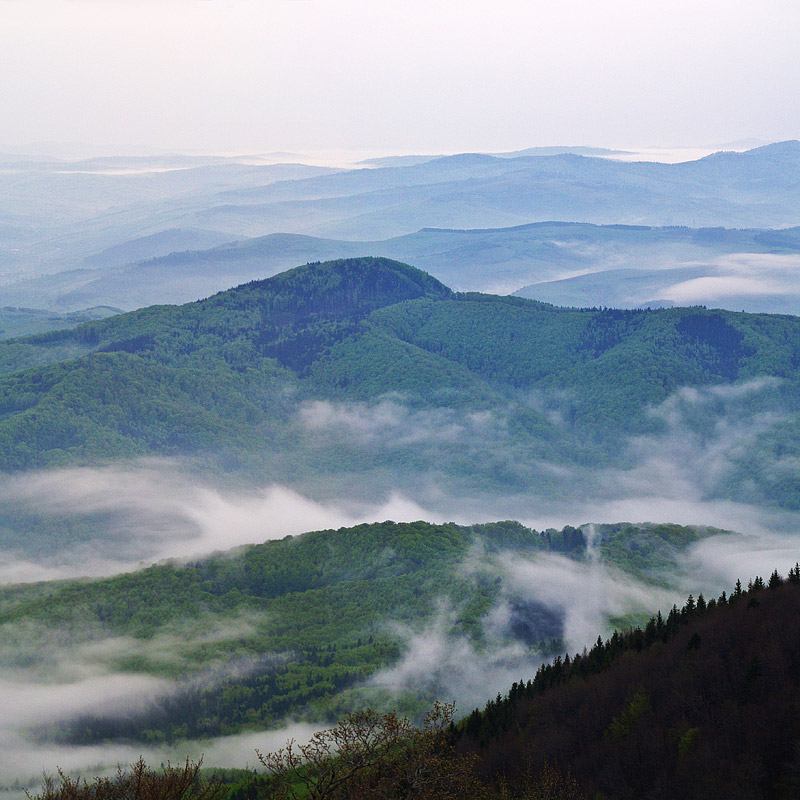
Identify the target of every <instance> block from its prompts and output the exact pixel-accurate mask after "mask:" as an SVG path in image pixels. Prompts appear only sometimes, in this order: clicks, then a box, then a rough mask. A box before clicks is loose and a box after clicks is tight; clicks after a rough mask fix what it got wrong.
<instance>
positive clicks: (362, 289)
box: [206, 256, 452, 322]
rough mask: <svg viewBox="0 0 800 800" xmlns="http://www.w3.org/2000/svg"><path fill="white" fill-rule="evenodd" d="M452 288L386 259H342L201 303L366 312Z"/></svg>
mask: <svg viewBox="0 0 800 800" xmlns="http://www.w3.org/2000/svg"><path fill="white" fill-rule="evenodd" d="M451 294H452V292H451V290H450V289H449V288H448V287H447V286H445V285H444V284H443V283H441V282H440V281H438V280H436V278H434V277H433V276H431V275H429V274H428V273H427V272H423V271H422V270H420V269H417V268H416V267H412V266H409V265H408V264H403V263H402V262H400V261H393V260H391V259H389V258H379V257H373V256H368V257H363V258H343V259H338V260H336V261H324V262H316V263H310V264H305V265H303V266H301V267H295V268H294V269H290V270H287V271H286V272H282V273H280V274H279V275H275V276H273V277H271V278H267V279H266V280H260V281H252V282H250V283H246V284H243V285H242V286H238V287H237V288H235V289H231V290H229V291H227V292H221V293H220V294H218V295H215V296H214V297H212V298H209V300H208V301H206V302H211V303H216V302H219V301H220V300H221V299H222V298H226V297H231V296H232V295H233V296H236V297H237V298H239V299H243V300H247V301H252V300H256V301H257V302H264V303H267V304H268V305H269V306H270V307H271V309H272V310H273V312H274V313H277V314H278V315H279V316H280V318H281V319H282V321H284V322H291V321H298V320H300V319H303V318H306V317H312V316H313V317H336V316H340V315H342V314H347V315H352V314H356V315H361V314H368V313H370V312H371V311H374V310H375V309H378V308H382V307H384V306H389V305H394V304H395V303H401V302H403V301H404V300H414V299H416V298H419V297H430V298H434V299H444V298H446V297H449V296H450V295H451Z"/></svg>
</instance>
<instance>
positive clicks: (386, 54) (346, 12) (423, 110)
mask: <svg viewBox="0 0 800 800" xmlns="http://www.w3.org/2000/svg"><path fill="white" fill-rule="evenodd" d="M798 30H800V3H798V2H797V0H762V2H761V3H759V4H755V3H752V2H750V1H749V0H748V2H743V0H724V1H722V0H703V2H701V3H698V2H697V1H696V0H673V1H672V2H663V1H662V0H651V2H648V3H643V2H641V0H635V1H634V0H607V1H606V2H602V3H599V2H597V0H564V1H563V2H560V3H553V2H552V0H548V2H539V1H538V0H525V1H524V2H523V1H522V0H519V1H518V0H492V2H487V1H486V0H403V2H397V0H0V147H1V146H3V145H7V146H9V147H16V148H19V147H21V146H24V145H29V144H32V143H36V142H84V143H88V144H90V145H92V146H96V147H98V148H99V147H106V146H114V147H117V148H118V149H119V150H120V152H121V151H122V150H127V151H128V152H133V151H134V150H136V149H137V148H139V149H145V150H147V149H150V150H173V151H174V150H182V151H186V152H220V153H241V152H271V151H290V152H297V151H300V152H304V151H311V150H322V149H330V150H335V149H342V150H361V151H369V152H380V153H398V152H424V153H432V152H456V151H469V150H484V151H500V150H510V149H516V148H523V147H529V146H536V145H567V144H572V145H576V144H587V145H598V146H609V147H623V148H625V147H639V148H641V147H660V146H704V147H705V146H717V145H724V144H726V143H731V142H736V141H738V140H741V139H749V138H756V139H759V140H763V141H776V140H782V139H789V138H800V102H798V99H800V98H798V94H800V91H799V87H800V81H798V75H800V48H798V47H797V45H796V34H797V31H798Z"/></svg>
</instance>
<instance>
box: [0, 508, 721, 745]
mask: <svg viewBox="0 0 800 800" xmlns="http://www.w3.org/2000/svg"><path fill="white" fill-rule="evenodd" d="M594 532H595V535H596V541H595V549H594V550H593V551H592V553H591V555H590V553H589V550H588V542H587V534H586V529H585V528H574V527H571V526H567V527H565V528H563V529H562V530H560V531H559V530H555V529H549V530H546V531H541V532H540V531H536V530H532V529H530V528H527V527H525V526H523V525H521V524H520V523H518V522H511V521H504V522H495V523H487V524H483V525H473V526H461V525H455V524H453V523H446V524H442V525H434V524H431V523H427V522H412V523H395V522H381V523H374V524H363V525H358V526H355V527H351V528H341V529H338V530H325V531H315V532H311V533H306V534H302V535H300V536H296V537H292V536H288V537H286V538H285V539H281V540H276V541H268V542H265V543H263V544H258V545H250V546H247V547H244V548H240V549H238V550H232V551H225V552H223V553H217V554H214V555H211V556H207V557H204V558H200V559H197V560H194V561H192V562H189V563H184V564H179V563H161V564H156V565H153V566H151V567H149V568H147V569H143V570H140V571H138V572H133V573H128V574H123V575H117V576H114V577H110V578H105V579H100V580H81V581H51V582H48V583H38V584H22V585H18V586H4V587H0V629H2V631H3V637H4V648H3V658H4V663H5V664H14V665H19V666H21V667H22V666H27V667H31V668H35V669H37V670H38V669H42V670H44V671H47V669H49V665H50V664H51V663H52V661H53V660H54V657H53V652H54V651H53V647H54V645H53V642H54V640H56V641H59V642H61V643H62V645H61V647H62V650H61V656H62V657H63V658H64V659H65V660H72V659H75V658H77V657H78V656H76V655H75V654H76V653H80V652H82V651H83V649H84V648H90V649H91V650H92V652H93V653H94V655H93V656H92V659H93V662H92V663H94V664H95V665H96V666H98V667H99V665H102V666H103V667H104V668H106V669H107V670H108V671H109V672H112V673H113V672H125V673H131V674H134V675H139V676H141V675H151V676H152V675H157V676H160V677H162V678H173V679H176V681H177V683H176V684H175V686H174V687H173V691H169V692H165V693H164V694H163V695H160V696H158V697H156V698H154V700H153V702H152V703H149V704H148V705H147V706H146V707H145V708H143V709H142V711H141V713H134V712H133V711H132V712H131V714H130V715H128V716H125V717H122V718H121V717H119V716H118V715H116V714H113V713H112V714H110V715H109V714H107V713H106V712H105V710H104V709H103V707H102V706H100V705H99V706H98V707H96V708H95V709H93V713H91V714H90V715H89V716H90V717H91V719H88V718H87V719H76V720H73V723H72V724H70V725H68V726H65V727H64V729H62V730H60V731H59V735H61V736H64V737H66V738H69V739H71V740H72V741H83V742H97V741H102V740H107V739H120V738H128V739H139V740H145V741H146V740H156V741H157V740H164V739H170V740H172V739H181V738H185V737H187V736H188V737H190V738H194V737H197V736H216V735H220V734H226V733H236V732H240V731H243V730H248V729H256V730H257V729H262V730H263V729H264V728H265V727H267V726H269V725H275V724H279V723H280V722H281V721H282V720H283V719H284V718H285V717H287V716H294V717H295V718H297V717H309V718H312V719H321V718H329V717H330V716H332V715H333V716H335V715H336V714H339V713H341V711H342V710H343V709H348V708H353V707H357V706H359V705H361V704H364V705H367V704H371V703H375V702H386V700H387V698H386V696H385V693H384V692H381V691H380V690H378V689H376V687H375V686H371V687H370V686H369V678H370V677H371V676H373V675H375V673H377V672H378V671H379V670H381V669H384V668H390V667H391V666H392V665H395V664H397V663H398V661H400V660H401V659H402V658H403V656H404V654H405V651H406V650H407V648H408V633H406V632H404V631H405V630H410V629H412V628H413V629H417V630H420V631H421V630H431V629H435V628H436V626H437V619H438V620H439V621H440V623H441V624H443V625H444V627H443V628H442V631H441V633H440V634H439V635H440V636H442V637H443V640H442V641H443V642H444V643H446V642H452V643H460V644H459V646H460V647H461V650H460V651H459V652H461V654H462V657H466V655H465V652H469V653H471V652H472V650H473V648H475V653H476V654H478V653H482V654H483V656H480V655H470V656H469V658H475V659H478V661H479V662H480V663H487V664H488V663H489V661H490V660H491V652H492V650H493V648H500V649H502V648H504V647H507V646H512V645H513V653H514V654H516V655H512V652H510V651H507V650H506V651H504V655H503V656H502V660H504V661H505V660H506V659H508V658H511V657H514V658H517V659H518V662H519V663H520V664H525V665H528V664H529V663H531V662H534V663H535V662H537V661H538V660H540V658H541V655H547V656H549V655H551V654H552V653H554V652H559V651H560V650H561V649H562V646H563V636H564V635H565V612H564V610H563V609H562V608H561V602H562V600H561V598H558V599H556V595H557V593H558V588H557V586H556V587H555V588H553V590H552V595H551V596H550V597H547V596H545V597H544V600H540V599H537V597H536V595H535V594H533V595H532V594H530V593H529V592H528V591H527V590H526V589H525V588H524V587H520V586H518V585H516V584H515V583H514V581H513V580H512V579H511V578H510V576H509V574H508V568H507V566H506V563H507V562H506V559H507V558H508V557H512V556H513V559H514V562H515V563H516V564H517V565H520V564H524V563H529V564H533V563H536V562H537V560H538V559H540V558H541V557H545V558H548V557H549V558H551V559H552V558H553V557H556V558H557V560H558V563H561V564H567V563H572V564H573V565H574V568H575V569H576V570H577V569H580V567H581V565H583V566H584V567H585V565H587V564H588V563H589V562H590V561H592V563H598V562H599V563H603V564H604V565H605V566H606V567H608V568H612V569H615V570H617V572H616V573H615V574H617V575H620V576H622V575H624V576H625V579H626V580H628V581H630V582H631V583H636V582H637V581H640V583H639V584H638V585H639V586H641V587H642V595H641V596H642V598H644V597H648V596H649V594H650V593H651V592H656V593H657V592H658V589H663V588H664V587H665V586H666V585H668V584H667V581H668V580H670V579H672V576H674V575H675V574H676V573H677V572H678V571H679V569H680V568H679V564H680V562H681V561H682V560H684V559H685V558H687V557H688V554H689V553H690V552H691V548H692V546H693V545H696V544H697V543H698V542H701V541H702V540H704V539H707V538H708V537H710V536H714V535H722V533H723V532H721V531H718V530H715V529H713V528H707V527H682V526H679V525H654V524H638V525H632V524H624V523H623V524H610V525H598V526H596V530H595V531H594ZM593 559H594V560H593ZM567 560H569V561H567ZM467 565H469V568H466V566H467ZM641 602H642V601H639V605H638V606H637V605H636V604H634V605H632V606H631V607H630V608H629V610H630V612H632V613H641V612H646V611H647V610H648V609H646V608H643V607H642V605H641ZM498 607H499V608H501V609H507V610H508V611H507V614H506V615H505V617H504V618H503V619H501V618H500V617H498V615H497V612H496V609H497V608H498ZM445 608H446V609H448V612H449V613H446V614H444V617H445V618H446V620H445V622H442V615H443V613H444V612H443V609H445ZM501 616H502V614H501ZM466 642H469V643H470V644H469V647H467V649H466V651H465V649H464V646H465V643H466ZM482 658H485V659H489V661H486V662H483V661H481V659H482ZM426 663H427V668H426V669H427V674H426V675H425V676H424V680H423V679H420V680H418V681H412V682H410V683H409V685H408V686H406V687H405V689H406V691H405V692H401V693H403V694H405V695H406V697H405V702H406V703H409V704H411V706H412V707H413V708H414V709H415V710H418V709H419V708H420V707H421V706H422V705H424V704H425V703H429V702H431V701H432V700H433V699H436V698H437V697H438V696H439V695H438V693H439V692H440V691H446V692H447V693H448V694H452V693H453V692H459V691H462V689H463V687H454V686H453V676H452V664H451V665H450V668H449V669H448V662H447V660H446V659H445V661H444V663H442V664H439V663H438V662H437V659H436V658H434V659H431V660H428V661H427V662H426ZM462 666H463V665H462ZM526 668H527V666H526ZM485 685H486V684H485V681H482V682H481V686H480V688H479V690H478V691H476V693H475V694H472V696H470V702H472V703H474V702H476V699H474V698H475V697H476V695H477V697H480V698H481V699H485V698H486V696H487V692H486V688H485ZM498 688H499V685H498ZM401 689H402V687H401V686H399V685H398V686H396V687H395V690H396V691H401ZM392 696H394V695H392Z"/></svg>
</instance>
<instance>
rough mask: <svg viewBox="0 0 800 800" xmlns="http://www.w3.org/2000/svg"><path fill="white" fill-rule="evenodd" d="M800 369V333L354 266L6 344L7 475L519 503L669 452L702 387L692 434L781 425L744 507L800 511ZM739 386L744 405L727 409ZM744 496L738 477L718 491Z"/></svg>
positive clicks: (2, 440) (3, 455)
mask: <svg viewBox="0 0 800 800" xmlns="http://www.w3.org/2000/svg"><path fill="white" fill-rule="evenodd" d="M799 365H800V319H798V318H795V317H789V316H777V315H763V314H762V315H759V314H742V313H733V312H725V311H720V310H707V309H704V308H700V307H695V308H682V309H662V310H653V311H650V310H631V311H617V310H611V309H597V308H595V309H591V308H590V309H575V310H566V309H560V308H555V307H553V306H549V305H546V304H543V303H539V302H535V301H531V300H525V299H522V298H513V297H498V296H493V295H486V294H478V293H468V294H457V293H453V292H452V291H451V290H449V289H448V288H447V287H446V286H444V285H443V284H441V283H440V282H439V281H437V280H435V279H434V278H432V277H431V276H429V275H427V274H425V273H423V272H421V271H420V270H417V269H414V268H413V267H410V266H408V265H404V264H400V263H398V262H394V261H390V260H388V259H381V258H362V259H347V260H341V261H333V262H325V263H322V264H310V265H307V266H304V267H299V268H297V269H294V270H290V271H288V272H285V273H282V274H280V275H277V276H275V277H273V278H269V279H266V280H264V281H256V282H251V283H248V284H244V285H242V286H239V287H237V288H235V289H231V290H228V291H225V292H221V293H219V294H216V295H214V296H212V297H210V298H208V299H206V300H203V301H199V302H195V303H189V304H186V305H183V306H153V307H150V308H146V309H141V310H139V311H135V312H131V313H128V314H121V315H117V316H114V317H111V318H108V319H105V320H98V321H93V322H89V323H86V324H83V325H80V326H78V327H76V328H73V329H71V330H66V331H56V332H51V333H47V334H42V335H39V336H34V337H28V338H24V339H16V340H10V341H6V342H2V343H0V374H2V377H1V378H0V460H2V463H3V464H4V465H5V468H6V469H10V470H13V469H22V468H28V467H35V466H55V465H69V464H92V463H101V462H102V461H104V460H106V459H109V458H130V457H133V456H137V455H146V454H158V455H168V456H177V455H182V456H193V457H198V458H208V457H209V456H211V455H212V454H213V457H214V458H215V459H218V458H219V457H220V456H221V455H224V456H225V458H227V459H228V463H235V462H236V460H237V459H239V463H240V464H241V468H242V469H256V470H257V471H258V470H261V471H262V474H263V469H265V465H266V468H268V469H269V470H271V472H270V473H268V474H272V475H276V476H278V475H281V474H285V472H282V470H284V471H285V470H287V469H288V470H290V471H291V473H292V474H294V475H295V476H296V477H300V478H301V479H302V476H304V475H306V476H307V475H309V474H310V473H309V468H310V464H312V463H313V464H314V467H313V469H314V471H316V472H317V473H321V472H325V471H326V470H327V469H328V468H329V467H331V468H340V467H341V465H342V464H343V463H347V466H348V470H350V471H352V470H355V471H361V470H364V469H367V468H369V469H374V468H375V467H376V466H377V465H379V464H380V465H383V466H387V467H392V468H394V467H397V466H399V465H401V464H402V468H403V469H404V470H406V471H407V472H408V471H411V472H414V471H425V470H430V469H431V468H432V465H433V464H436V465H437V466H436V469H437V470H439V471H444V472H445V473H447V474H449V475H450V476H451V477H452V476H454V475H460V476H461V477H466V478H467V479H468V480H469V481H474V482H475V484H481V485H484V486H492V485H494V484H496V482H497V481H498V480H499V481H502V482H504V483H506V485H512V486H517V487H519V488H521V489H522V488H525V487H526V486H530V485H531V484H532V483H534V482H536V483H538V484H539V485H540V486H541V485H543V484H542V483H541V482H542V481H545V482H546V481H548V480H550V481H551V482H552V476H551V478H549V479H548V478H547V477H546V476H543V475H542V473H541V470H539V468H538V467H536V466H535V464H541V463H542V461H547V462H551V463H561V464H565V463H568V464H584V465H587V466H591V465H595V466H597V465H600V464H609V463H617V464H620V465H624V464H625V457H626V456H627V455H628V453H626V451H625V450H624V448H623V449H620V447H619V442H620V437H621V436H623V435H626V436H628V435H634V434H635V435H648V436H658V435H660V434H663V433H665V432H666V430H667V426H668V424H672V422H671V421H669V420H672V419H673V418H674V417H673V418H667V417H664V416H659V415H658V414H655V415H654V413H653V409H657V408H658V407H659V405H660V404H664V403H666V402H667V401H668V400H669V399H670V397H671V396H673V395H674V394H675V393H677V392H679V391H680V390H682V388H683V387H695V388H696V389H698V390H700V389H704V387H705V390H707V393H706V394H701V395H698V396H697V398H695V399H694V400H691V402H688V400H687V402H684V401H683V400H681V401H680V402H681V405H680V406H679V407H680V408H681V409H682V412H681V413H685V414H687V415H688V417H687V418H686V421H685V424H686V425H687V426H689V428H690V429H691V426H692V425H697V424H701V423H702V420H703V419H705V418H706V417H707V415H708V414H716V413H719V412H721V411H725V413H729V412H730V413H737V414H738V413H743V414H746V415H748V416H749V417H752V415H753V414H754V413H756V412H758V413H760V412H761V411H763V412H764V414H766V413H767V412H770V413H773V412H774V414H773V416H772V417H770V416H762V417H758V419H763V420H764V422H763V425H760V426H759V428H758V430H754V431H753V437H754V440H753V443H752V446H751V450H750V452H749V453H748V454H747V459H748V475H747V486H748V487H749V488H747V490H746V491H747V492H749V493H750V495H751V496H761V497H762V498H764V497H766V498H767V499H768V501H769V502H777V503H779V504H786V505H788V506H790V507H797V505H798V503H800V498H799V497H798V495H797V491H796V485H795V489H793V488H792V486H793V484H792V482H791V481H790V480H788V479H785V478H784V476H783V474H781V475H776V474H775V473H774V471H773V470H772V468H771V467H770V466H769V465H768V463H767V462H768V461H769V459H771V458H773V457H774V455H777V453H778V450H776V448H779V451H780V452H783V453H786V452H790V451H791V449H792V448H795V447H797V441H798V437H800V423H798V418H797V416H796V413H797V407H796V406H797V397H798V394H797V393H796V392H795V391H794V390H793V387H796V386H797V384H798V381H799V380H800V371H799ZM726 384H730V385H733V386H739V387H740V388H737V389H734V390H732V391H729V392H722V393H720V392H718V391H717V389H716V387H720V386H722V385H726ZM687 398H688V396H687ZM701 401H702V402H701ZM670 402H673V401H670ZM731 406H732V409H731V408H729V407H731ZM665 413H666V412H665ZM353 415H355V416H353ZM704 415H705V416H704ZM682 424H683V423H682ZM779 428H780V437H779V438H778V433H777V431H778V429H779ZM445 431H449V433H447V435H444V436H443V434H444V432H445ZM265 448H266V449H265ZM475 448H478V450H477V451H476V450H475ZM475 452H482V453H483V454H484V455H483V457H482V458H475V457H473V455H474V453H475ZM487 453H491V454H492V455H491V460H490V461H489V462H488V463H487V460H486V454H487ZM267 455H268V460H265V459H266V456H267ZM741 455H742V454H740V456H738V457H741ZM287 459H288V460H287ZM259 460H260V461H259ZM258 463H260V464H261V466H260V467H259V466H258ZM334 465H337V466H334ZM392 465H394V466H392ZM501 465H502V466H501ZM789 466H790V465H789V462H787V461H784V467H782V469H786V468H788V467H789ZM739 479H740V477H739V476H738V473H737V471H736V469H735V462H734V469H732V470H730V471H729V473H728V475H727V477H726V480H727V481H729V484H728V485H727V486H725V487H714V489H713V490H714V491H722V492H723V493H730V492H732V491H733V490H734V488H735V487H736V486H737V481H738V480H739ZM742 480H743V476H742ZM544 485H546V484H544ZM738 485H739V488H741V486H743V484H738Z"/></svg>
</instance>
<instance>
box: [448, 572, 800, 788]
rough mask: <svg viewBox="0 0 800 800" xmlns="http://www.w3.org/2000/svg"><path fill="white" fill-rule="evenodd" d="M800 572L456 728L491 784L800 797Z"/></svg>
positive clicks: (579, 657) (638, 631)
mask: <svg viewBox="0 0 800 800" xmlns="http://www.w3.org/2000/svg"><path fill="white" fill-rule="evenodd" d="M798 620H800V566H798V565H795V567H793V568H792V570H791V571H790V573H789V576H788V578H787V579H786V580H784V579H783V578H781V576H780V575H779V574H778V573H777V571H776V572H773V573H772V575H771V577H770V578H769V580H768V581H766V582H765V581H764V580H763V579H762V578H760V577H757V578H755V579H754V580H753V581H751V582H750V584H749V585H748V587H747V589H744V588H743V587H742V585H741V582H739V581H737V584H736V587H735V588H734V590H733V592H732V593H731V594H730V596H728V595H727V594H726V593H725V592H723V593H722V594H721V595H720V597H719V598H717V599H712V600H709V601H708V602H706V600H705V598H704V597H703V595H700V596H699V597H698V598H697V599H695V598H694V597H692V596H691V595H690V596H689V598H688V600H687V602H686V604H685V605H684V606H683V607H682V608H680V609H679V608H677V607H676V606H673V608H672V609H671V610H670V612H669V613H668V615H667V616H666V617H663V616H662V615H661V613H658V614H657V615H656V616H654V617H652V618H651V619H650V620H649V622H648V623H647V625H646V626H644V628H641V627H634V628H630V629H629V630H627V631H624V632H619V631H617V632H615V633H614V634H613V635H612V636H611V637H610V638H608V639H607V640H605V641H603V640H602V638H598V640H597V643H596V644H595V645H594V646H593V647H592V648H591V649H590V650H588V651H584V652H583V653H580V654H576V655H575V656H574V657H572V658H570V657H569V656H567V657H565V658H563V659H562V658H560V657H559V658H556V659H555V661H553V662H552V663H550V664H546V665H543V666H542V667H541V668H540V669H539V670H538V672H537V673H536V675H535V676H534V678H533V679H531V680H529V681H527V682H519V683H515V684H514V685H513V686H512V687H511V690H510V692H509V693H508V694H507V695H506V696H505V697H501V696H498V697H497V698H496V699H495V700H492V701H490V702H489V703H487V705H486V707H485V709H483V710H482V711H477V710H476V711H474V712H473V713H472V714H470V715H469V716H468V717H467V718H466V719H465V720H463V722H462V724H461V725H460V726H458V727H457V728H456V729H455V732H454V735H455V737H456V740H457V744H458V749H459V750H460V751H462V752H468V751H469V752H475V753H477V754H478V755H479V757H480V762H479V763H480V767H479V770H480V775H481V777H482V778H483V779H484V780H487V781H496V780H498V779H502V780H504V781H507V782H508V783H510V784H511V785H519V786H524V785H525V784H526V783H527V782H528V781H529V780H530V776H531V775H536V774H539V773H541V772H542V770H544V769H545V768H546V767H547V765H557V766H559V767H560V768H562V769H564V770H568V771H569V774H570V775H571V776H572V777H573V778H574V780H575V781H576V782H577V783H578V785H579V786H580V787H581V790H582V792H583V793H584V794H585V796H587V797H590V798H595V800H602V799H603V798H619V800H623V798H625V799H627V798H631V799H633V798H652V799H653V800H661V799H662V798H663V800H667V798H686V799H687V800H689V799H690V798H698V799H699V798H711V797H726V798H748V800H758V798H787V800H788V798H796V797H800V715H798V711H800V625H799V624H798Z"/></svg>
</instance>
